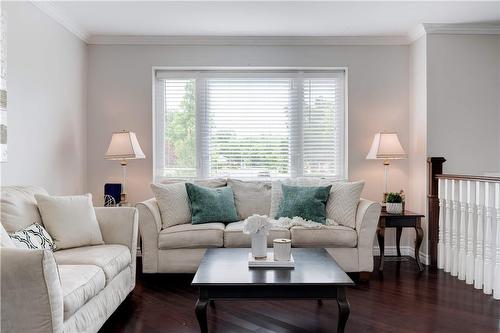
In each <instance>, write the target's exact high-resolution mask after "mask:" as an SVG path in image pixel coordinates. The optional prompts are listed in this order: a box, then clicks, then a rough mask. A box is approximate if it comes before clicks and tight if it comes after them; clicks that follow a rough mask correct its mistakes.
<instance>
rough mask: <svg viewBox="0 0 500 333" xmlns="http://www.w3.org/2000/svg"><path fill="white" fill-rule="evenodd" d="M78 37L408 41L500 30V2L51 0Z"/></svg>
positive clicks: (53, 8)
mask: <svg viewBox="0 0 500 333" xmlns="http://www.w3.org/2000/svg"><path fill="white" fill-rule="evenodd" d="M35 4H37V6H39V7H40V6H42V7H45V9H48V10H49V11H51V12H52V14H53V15H52V16H58V17H59V19H60V21H65V22H66V23H67V25H69V26H72V27H73V28H74V30H75V31H79V32H80V33H81V34H82V35H84V36H86V37H89V36H95V35H129V36H208V35H210V36H382V37H383V36H408V35H410V34H411V33H412V32H413V31H414V29H415V28H416V27H417V26H418V25H419V24H420V23H491V22H496V23H497V24H498V23H500V0H497V1H489V2H478V1H460V2H450V1H448V2H435V1H434V2H422V1H420V2H413V1H400V2H399V1H398V2H396V1H389V2H378V1H363V2H361V1H321V2H316V1H176V2H174V1H51V2H50V3H35Z"/></svg>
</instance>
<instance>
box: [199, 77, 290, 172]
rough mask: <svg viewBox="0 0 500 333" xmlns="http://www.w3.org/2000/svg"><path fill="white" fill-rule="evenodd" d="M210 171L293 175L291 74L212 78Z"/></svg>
mask: <svg viewBox="0 0 500 333" xmlns="http://www.w3.org/2000/svg"><path fill="white" fill-rule="evenodd" d="M206 85H207V88H206V91H207V94H206V96H207V97H206V103H207V105H206V108H207V118H208V128H209V131H208V137H207V138H206V140H207V142H209V145H208V156H209V176H211V177H215V176H219V175H231V176H234V177H258V176H267V177H269V176H273V177H280V176H288V175H289V174H290V161H289V156H290V145H289V142H290V126H291V124H290V119H289V118H290V117H289V110H290V109H291V108H292V107H291V106H290V103H291V101H292V96H291V88H292V80H290V79H272V78H268V79H254V78H250V79H208V80H207V81H206Z"/></svg>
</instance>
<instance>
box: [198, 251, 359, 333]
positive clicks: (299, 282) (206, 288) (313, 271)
mask: <svg viewBox="0 0 500 333" xmlns="http://www.w3.org/2000/svg"><path fill="white" fill-rule="evenodd" d="M249 251H250V249H208V250H207V252H206V253H205V256H204V257H203V260H202V261H201V264H200V266H199V267H198V271H197V272H196V275H195V277H194V279H193V282H192V285H193V286H196V287H198V288H199V292H200V296H199V298H198V301H197V302H196V309H195V312H196V318H197V319H198V323H199V324H200V330H201V332H204V333H205V332H208V325H207V304H208V302H213V301H216V300H262V299H313V300H323V299H336V300H337V304H338V307H339V319H338V324H337V332H344V328H345V325H346V323H347V318H348V317H349V302H348V301H347V296H346V289H347V287H348V286H352V285H354V282H353V281H352V280H351V278H349V276H348V275H347V274H346V273H345V272H344V271H343V270H342V269H341V268H340V267H339V265H338V264H337V262H335V260H334V259H333V258H332V257H331V256H330V255H329V254H328V252H326V250H325V249H292V254H293V257H294V260H295V268H294V269H287V268H248V252H249Z"/></svg>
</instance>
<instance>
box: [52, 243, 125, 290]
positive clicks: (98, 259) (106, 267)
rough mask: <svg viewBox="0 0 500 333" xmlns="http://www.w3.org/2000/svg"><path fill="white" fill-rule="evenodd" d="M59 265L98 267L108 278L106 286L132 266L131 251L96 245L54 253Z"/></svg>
mask: <svg viewBox="0 0 500 333" xmlns="http://www.w3.org/2000/svg"><path fill="white" fill-rule="evenodd" d="M54 257H55V258H56V262H57V264H58V265H96V266H99V267H100V268H101V269H102V270H103V271H104V275H105V276H106V285H107V284H108V283H109V281H111V280H112V279H113V278H114V277H115V276H116V275H117V274H118V273H120V272H121V271H122V270H123V269H125V267H127V266H128V265H130V263H131V256H130V249H129V248H128V247H126V246H124V245H118V244H110V245H94V246H85V247H78V248H74V249H67V250H61V251H56V252H54Z"/></svg>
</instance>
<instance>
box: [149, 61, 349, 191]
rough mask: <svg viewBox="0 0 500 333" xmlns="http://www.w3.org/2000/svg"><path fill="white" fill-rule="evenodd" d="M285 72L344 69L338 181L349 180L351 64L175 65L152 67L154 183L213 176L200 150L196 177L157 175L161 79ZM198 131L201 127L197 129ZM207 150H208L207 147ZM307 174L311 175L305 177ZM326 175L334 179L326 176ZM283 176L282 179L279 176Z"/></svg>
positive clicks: (160, 153) (198, 121)
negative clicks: (340, 160)
mask: <svg viewBox="0 0 500 333" xmlns="http://www.w3.org/2000/svg"><path fill="white" fill-rule="evenodd" d="M280 71H282V72H284V73H285V74H288V75H289V74H290V72H296V75H297V77H300V76H301V75H302V74H303V73H301V72H306V73H307V72H309V73H311V72H317V73H315V74H316V75H317V74H322V73H324V74H325V77H328V74H329V72H330V73H338V72H343V74H344V87H343V89H344V100H343V102H344V138H343V139H344V149H343V150H344V156H343V159H344V160H343V165H344V177H342V178H338V180H347V179H348V174H349V168H348V166H349V164H348V162H349V126H348V125H349V103H348V86H349V70H348V67H182V66H181V67H172V66H152V89H151V91H152V161H153V163H152V168H153V170H152V171H153V179H152V180H153V182H155V183H158V182H161V181H162V180H168V179H172V180H177V179H186V180H189V179H200V178H204V179H205V178H209V176H208V175H206V174H203V171H205V172H206V171H207V170H208V168H207V167H203V161H204V159H203V157H202V156H199V154H198V153H196V177H190V178H186V177H183V178H181V177H164V176H159V175H157V170H158V167H157V164H158V162H159V161H160V160H161V159H163V157H162V156H163V149H160V151H158V148H159V146H160V145H161V144H160V142H159V141H160V139H159V137H158V135H157V134H158V133H159V132H162V133H163V130H161V128H164V120H163V117H162V115H163V110H159V109H160V108H159V107H158V105H161V103H163V101H164V92H163V90H162V89H161V88H162V85H161V84H159V83H158V82H159V80H161V79H164V78H167V77H170V78H172V79H174V78H176V79H182V78H190V79H197V80H200V79H201V80H203V79H204V78H205V75H204V74H205V73H213V72H218V74H220V73H221V72H228V73H230V72H238V73H242V72H247V73H248V74H249V75H256V74H259V72H260V73H263V72H268V73H267V74H268V75H269V74H273V73H276V72H278V73H279V72H280ZM160 72H161V76H162V77H161V78H159V77H158V76H159V74H160ZM196 93H197V96H196V100H197V102H198V99H199V98H201V100H202V101H203V99H204V96H198V93H199V90H198V89H197V90H196ZM198 110H199V109H198V107H197V108H196V111H197V112H196V125H197V126H198V125H199V124H200V125H201V124H202V123H203V121H202V119H203V118H204V115H203V114H202V113H201V112H198ZM197 132H198V130H197ZM201 141H202V140H201V137H200V136H198V135H197V136H196V151H199V149H200V148H201V145H202V144H203V143H202V142H201ZM203 151H205V150H203ZM304 177H307V176H304ZM324 177H325V178H333V176H332V177H330V176H328V175H325V176H324ZM246 179H251V180H256V179H258V178H255V177H251V178H246ZM265 179H268V180H269V179H270V180H273V179H274V178H272V177H271V178H268V177H266V178H265ZM277 179H280V178H277Z"/></svg>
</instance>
